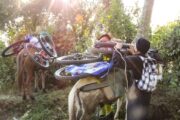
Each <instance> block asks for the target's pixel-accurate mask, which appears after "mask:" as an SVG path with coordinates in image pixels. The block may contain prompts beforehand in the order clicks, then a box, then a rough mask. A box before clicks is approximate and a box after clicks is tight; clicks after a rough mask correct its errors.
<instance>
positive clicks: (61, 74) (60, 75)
mask: <svg viewBox="0 0 180 120" xmlns="http://www.w3.org/2000/svg"><path fill="white" fill-rule="evenodd" d="M65 69H66V67H63V68H60V69H59V70H57V71H56V72H55V73H54V76H55V78H56V79H57V80H79V79H81V78H84V77H88V76H90V74H81V75H75V76H70V75H65V74H66V73H65Z"/></svg>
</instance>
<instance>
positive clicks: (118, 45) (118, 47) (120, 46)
mask: <svg viewBox="0 0 180 120" xmlns="http://www.w3.org/2000/svg"><path fill="white" fill-rule="evenodd" d="M122 46H123V44H122V43H119V42H117V43H116V46H115V48H116V49H121V48H122Z"/></svg>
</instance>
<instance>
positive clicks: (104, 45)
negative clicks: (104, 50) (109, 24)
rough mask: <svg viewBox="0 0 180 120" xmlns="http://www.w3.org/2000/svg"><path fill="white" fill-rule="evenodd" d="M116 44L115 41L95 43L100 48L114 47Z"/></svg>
mask: <svg viewBox="0 0 180 120" xmlns="http://www.w3.org/2000/svg"><path fill="white" fill-rule="evenodd" d="M115 45H116V43H115V42H111V41H109V42H96V43H95V48H100V47H110V48H114V46H115Z"/></svg>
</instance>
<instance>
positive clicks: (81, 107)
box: [68, 53, 162, 120]
mask: <svg viewBox="0 0 180 120" xmlns="http://www.w3.org/2000/svg"><path fill="white" fill-rule="evenodd" d="M154 54H156V55H155V56H156V57H157V58H155V59H156V60H159V61H158V62H159V63H162V59H160V58H161V57H160V56H159V55H158V53H154ZM161 68H162V66H159V69H158V70H162V69H161ZM160 72H162V71H160ZM111 74H112V73H111ZM117 74H118V75H119V76H121V77H122V76H124V78H121V82H122V83H126V84H122V86H121V87H123V88H124V89H126V91H127V92H124V94H123V95H121V96H122V97H116V96H115V95H114V93H113V90H112V87H110V86H107V87H104V88H99V89H96V90H92V91H88V92H83V91H81V88H82V87H83V86H86V85H89V84H92V83H98V81H99V79H97V78H95V77H88V78H83V79H80V80H79V81H77V83H76V84H75V85H74V86H73V88H72V89H71V91H70V93H69V96H68V112H69V120H90V119H91V116H92V114H93V113H94V112H95V110H96V107H97V106H99V105H102V104H106V103H112V102H115V101H117V110H116V113H115V116H114V119H118V116H119V111H120V107H121V105H122V102H123V96H125V95H126V96H125V98H126V101H127V99H134V98H136V97H137V96H138V94H136V91H135V90H134V87H133V85H132V84H133V81H132V78H131V79H126V78H127V76H126V75H127V74H123V72H118V73H117ZM128 76H129V75H128ZM116 79H120V78H117V77H116ZM131 86H132V87H131ZM126 117H127V114H126Z"/></svg>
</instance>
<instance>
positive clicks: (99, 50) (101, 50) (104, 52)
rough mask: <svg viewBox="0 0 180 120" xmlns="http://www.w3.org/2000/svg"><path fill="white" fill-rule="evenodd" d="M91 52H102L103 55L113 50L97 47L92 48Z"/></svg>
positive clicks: (111, 52)
mask: <svg viewBox="0 0 180 120" xmlns="http://www.w3.org/2000/svg"><path fill="white" fill-rule="evenodd" d="M91 52H92V53H94V54H104V55H109V54H113V52H114V50H113V49H112V50H105V49H98V48H92V49H91Z"/></svg>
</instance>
